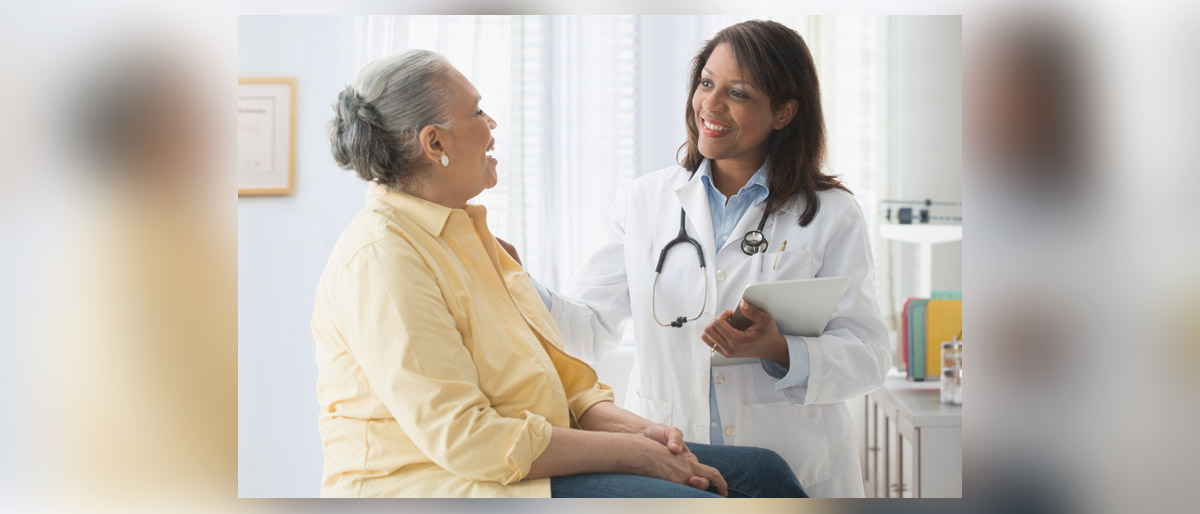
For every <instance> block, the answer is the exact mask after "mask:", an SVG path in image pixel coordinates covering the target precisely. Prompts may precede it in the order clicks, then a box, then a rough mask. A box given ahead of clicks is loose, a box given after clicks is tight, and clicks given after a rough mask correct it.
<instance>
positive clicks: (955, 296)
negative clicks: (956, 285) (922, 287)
mask: <svg viewBox="0 0 1200 514" xmlns="http://www.w3.org/2000/svg"><path fill="white" fill-rule="evenodd" d="M930 299H931V300H962V291H960V290H945V291H934V292H933V294H932V295H931V296H930Z"/></svg>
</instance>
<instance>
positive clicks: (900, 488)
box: [892, 484, 908, 493]
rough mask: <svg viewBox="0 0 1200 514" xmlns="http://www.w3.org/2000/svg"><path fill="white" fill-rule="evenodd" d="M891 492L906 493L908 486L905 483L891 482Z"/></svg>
mask: <svg viewBox="0 0 1200 514" xmlns="http://www.w3.org/2000/svg"><path fill="white" fill-rule="evenodd" d="M892 492H894V493H907V492H908V486H907V485H904V484H892Z"/></svg>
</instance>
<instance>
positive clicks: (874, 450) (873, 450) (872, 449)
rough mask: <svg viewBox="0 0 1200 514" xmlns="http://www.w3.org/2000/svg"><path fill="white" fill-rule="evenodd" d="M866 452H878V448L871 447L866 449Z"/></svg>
mask: <svg viewBox="0 0 1200 514" xmlns="http://www.w3.org/2000/svg"><path fill="white" fill-rule="evenodd" d="M867 451H869V452H877V451H879V447H878V446H871V447H868V448H867Z"/></svg>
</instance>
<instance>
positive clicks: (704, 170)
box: [696, 156, 771, 204]
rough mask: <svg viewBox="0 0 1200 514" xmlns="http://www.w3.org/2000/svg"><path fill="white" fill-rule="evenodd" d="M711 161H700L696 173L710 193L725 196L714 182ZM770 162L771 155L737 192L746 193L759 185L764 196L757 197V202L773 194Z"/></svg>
mask: <svg viewBox="0 0 1200 514" xmlns="http://www.w3.org/2000/svg"><path fill="white" fill-rule="evenodd" d="M710 162H711V161H709V160H708V159H704V160H703V161H700V167H698V168H696V173H697V174H699V175H700V180H701V181H703V182H704V185H705V186H707V187H708V189H709V192H710V193H716V194H717V195H720V197H723V196H725V195H724V194H722V193H721V192H720V191H717V187H716V186H714V185H713V184H712V168H711V165H710ZM770 163H771V157H770V156H768V157H767V158H766V160H764V161H763V163H762V166H759V167H758V170H756V171H755V172H754V175H751V176H750V180H747V181H746V185H744V186H742V188H741V189H740V190H738V192H737V194H738V195H742V194H745V193H747V192H749V191H751V190H753V189H754V188H755V186H758V187H760V188H762V191H763V193H762V196H760V197H759V198H756V199H755V200H754V202H753V203H756V204H757V203H758V202H761V201H763V200H765V199H766V198H767V196H768V195H770V194H771V188H770V187H768V186H767V165H769V164H770Z"/></svg>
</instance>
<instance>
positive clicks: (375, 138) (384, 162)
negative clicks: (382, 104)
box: [329, 86, 394, 181]
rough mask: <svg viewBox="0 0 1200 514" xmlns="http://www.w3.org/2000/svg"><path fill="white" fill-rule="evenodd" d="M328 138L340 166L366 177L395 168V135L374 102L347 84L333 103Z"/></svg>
mask: <svg viewBox="0 0 1200 514" xmlns="http://www.w3.org/2000/svg"><path fill="white" fill-rule="evenodd" d="M333 110H334V118H333V120H332V121H330V122H329V140H330V145H331V150H332V152H333V158H334V160H335V161H336V162H337V164H338V166H340V167H342V168H345V169H352V170H354V171H356V172H357V173H358V176H359V177H360V178H362V179H363V180H367V181H371V180H374V179H376V178H379V177H382V176H385V175H386V174H387V173H388V170H389V169H391V168H392V163H393V162H394V158H393V155H392V136H391V134H389V133H388V130H387V129H386V128H385V127H384V123H383V118H382V117H381V116H380V115H379V111H378V110H377V109H376V108H375V106H374V105H373V104H371V102H368V101H367V100H366V99H364V98H363V97H362V95H360V94H359V93H358V91H356V90H355V89H354V87H353V86H346V88H345V89H343V90H342V92H341V93H338V99H337V102H336V103H334V105H333Z"/></svg>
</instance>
